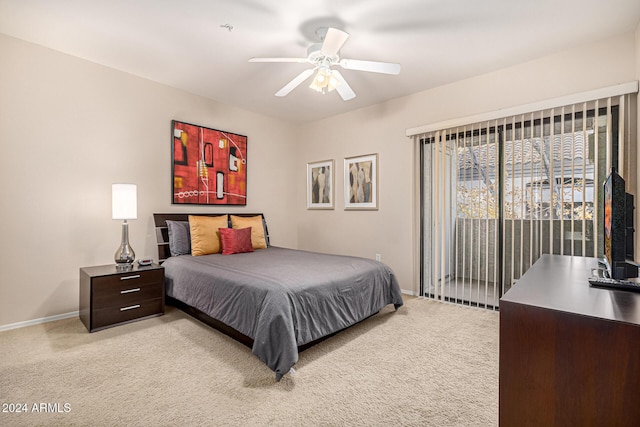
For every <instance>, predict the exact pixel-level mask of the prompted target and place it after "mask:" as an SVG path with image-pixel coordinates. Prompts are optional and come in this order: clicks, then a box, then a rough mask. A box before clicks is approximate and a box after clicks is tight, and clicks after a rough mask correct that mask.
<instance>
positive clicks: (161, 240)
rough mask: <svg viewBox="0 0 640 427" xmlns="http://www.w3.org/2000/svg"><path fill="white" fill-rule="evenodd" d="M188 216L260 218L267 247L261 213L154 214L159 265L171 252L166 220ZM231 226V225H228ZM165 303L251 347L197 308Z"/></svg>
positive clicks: (168, 299)
mask: <svg viewBox="0 0 640 427" xmlns="http://www.w3.org/2000/svg"><path fill="white" fill-rule="evenodd" d="M189 215H199V216H222V215H236V216H243V217H251V216H258V215H260V216H261V217H262V223H263V225H264V232H265V239H266V241H267V246H268V245H269V244H270V243H269V231H268V229H267V223H266V221H265V219H264V215H263V214H262V213H154V214H153V220H154V222H155V226H156V240H157V242H158V260H159V263H160V264H162V263H163V262H164V261H166V260H167V259H168V258H170V257H171V252H170V251H169V229H168V227H167V222H166V221H167V220H170V221H188V220H189ZM229 226H231V224H229ZM165 303H166V304H170V305H172V306H174V307H177V308H178V309H180V310H182V311H184V312H185V313H187V314H188V315H190V316H191V317H194V318H196V319H198V320H200V321H201V322H203V323H205V324H207V325H209V326H211V327H212V328H214V329H216V330H218V331H220V332H222V333H223V334H225V335H227V336H229V337H231V338H233V339H235V340H236V341H238V342H240V343H242V344H244V345H246V346H247V347H249V348H252V347H253V338H251V337H248V336H246V335H244V334H243V333H241V332H238V331H237V330H235V329H234V328H232V327H231V326H229V325H227V324H225V323H222V322H221V321H219V320H216V319H214V318H213V317H211V316H209V315H208V314H206V313H204V312H202V311H200V310H198V309H197V308H194V307H191V306H190V305H188V304H185V303H184V302H182V301H178V300H177V299H175V298H171V297H169V296H165ZM338 332H340V331H337V332H334V333H333V334H330V335H327V336H325V337H322V338H319V339H317V340H315V341H312V342H310V343H307V344H304V345H301V346H298V353H300V352H302V351H304V350H306V349H308V348H310V347H312V346H314V345H316V344H317V343H319V342H321V341H323V340H325V339H327V338H329V337H331V336H333V335H335V334H337V333H338Z"/></svg>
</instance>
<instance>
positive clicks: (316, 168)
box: [307, 160, 335, 209]
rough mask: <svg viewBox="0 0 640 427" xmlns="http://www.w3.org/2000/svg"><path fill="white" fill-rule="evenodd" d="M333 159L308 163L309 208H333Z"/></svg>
mask: <svg viewBox="0 0 640 427" xmlns="http://www.w3.org/2000/svg"><path fill="white" fill-rule="evenodd" d="M333 171H334V164H333V160H324V161H322V162H315V163H307V209H333V194H334V192H333V187H334V182H335V180H334V172H333Z"/></svg>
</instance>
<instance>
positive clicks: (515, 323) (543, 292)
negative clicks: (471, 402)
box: [499, 255, 640, 427]
mask: <svg viewBox="0 0 640 427" xmlns="http://www.w3.org/2000/svg"><path fill="white" fill-rule="evenodd" d="M596 267H597V260H596V259H595V258H585V257H572V256H560V255H543V256H542V258H540V259H539V260H538V261H537V262H536V263H535V264H534V265H533V266H532V267H531V269H529V271H527V272H526V273H525V274H524V275H523V276H522V278H521V279H520V280H518V282H517V284H516V285H515V286H513V287H512V288H511V289H510V290H509V291H508V292H507V293H506V294H505V295H504V296H503V297H502V298H501V299H500V398H499V400H500V409H499V411H500V425H501V426H503V427H507V426H638V425H640V403H639V401H640V293H634V292H629V291H621V290H609V289H600V288H593V287H590V286H589V282H588V280H587V279H588V277H589V276H591V275H592V270H593V269H594V268H596Z"/></svg>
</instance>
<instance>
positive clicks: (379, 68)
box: [249, 28, 400, 101]
mask: <svg viewBox="0 0 640 427" xmlns="http://www.w3.org/2000/svg"><path fill="white" fill-rule="evenodd" d="M320 31H322V32H324V29H319V30H318V31H317V33H319V32H320ZM348 37H349V34H348V33H346V32H344V31H342V30H338V29H337V28H328V29H327V30H326V35H325V36H324V40H323V42H322V43H321V44H320V43H316V44H313V45H311V46H309V49H307V57H306V58H251V59H249V62H297V63H307V64H311V65H313V66H314V68H313V69H308V70H305V71H303V72H302V73H300V74H298V75H297V76H296V77H295V78H294V79H293V80H291V81H290V82H289V83H287V84H286V85H285V86H284V87H283V88H282V89H280V90H279V91H278V92H276V96H286V95H287V94H289V92H291V91H292V90H293V89H295V88H296V87H298V86H299V85H300V84H302V83H303V82H304V81H305V80H307V79H308V78H309V77H311V76H312V75H313V74H314V73H315V77H314V78H313V81H312V82H311V85H309V87H310V88H311V89H313V90H315V91H317V92H320V93H323V94H324V93H326V92H331V91H333V90H335V91H336V92H338V94H339V95H340V97H341V98H342V99H343V100H344V101H348V100H350V99H353V98H355V97H356V94H355V92H354V91H353V89H351V87H350V86H349V84H348V83H347V81H346V80H345V79H344V77H343V76H342V74H340V72H339V71H338V70H334V69H332V68H331V67H333V66H335V65H339V66H341V67H342V68H344V69H345V70H355V71H368V72H372V73H382V74H393V75H396V74H398V73H400V64H394V63H390V62H376V61H362V60H359V59H340V56H339V55H338V52H339V51H340V49H341V48H342V46H343V45H344V44H345V42H346V41H347V38H348Z"/></svg>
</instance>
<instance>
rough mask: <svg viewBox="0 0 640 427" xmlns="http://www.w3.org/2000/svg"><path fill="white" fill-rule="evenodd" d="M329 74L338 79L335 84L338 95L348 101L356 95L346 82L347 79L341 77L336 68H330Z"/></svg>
mask: <svg viewBox="0 0 640 427" xmlns="http://www.w3.org/2000/svg"><path fill="white" fill-rule="evenodd" d="M331 75H332V76H333V77H335V78H336V80H337V81H338V85H337V86H336V92H338V94H339V95H340V97H341V98H342V99H343V100H345V101H348V100H350V99H353V98H355V97H356V93H355V92H354V91H353V89H351V86H349V84H348V83H347V81H346V80H345V79H344V77H342V74H340V72H339V71H338V70H332V71H331Z"/></svg>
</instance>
